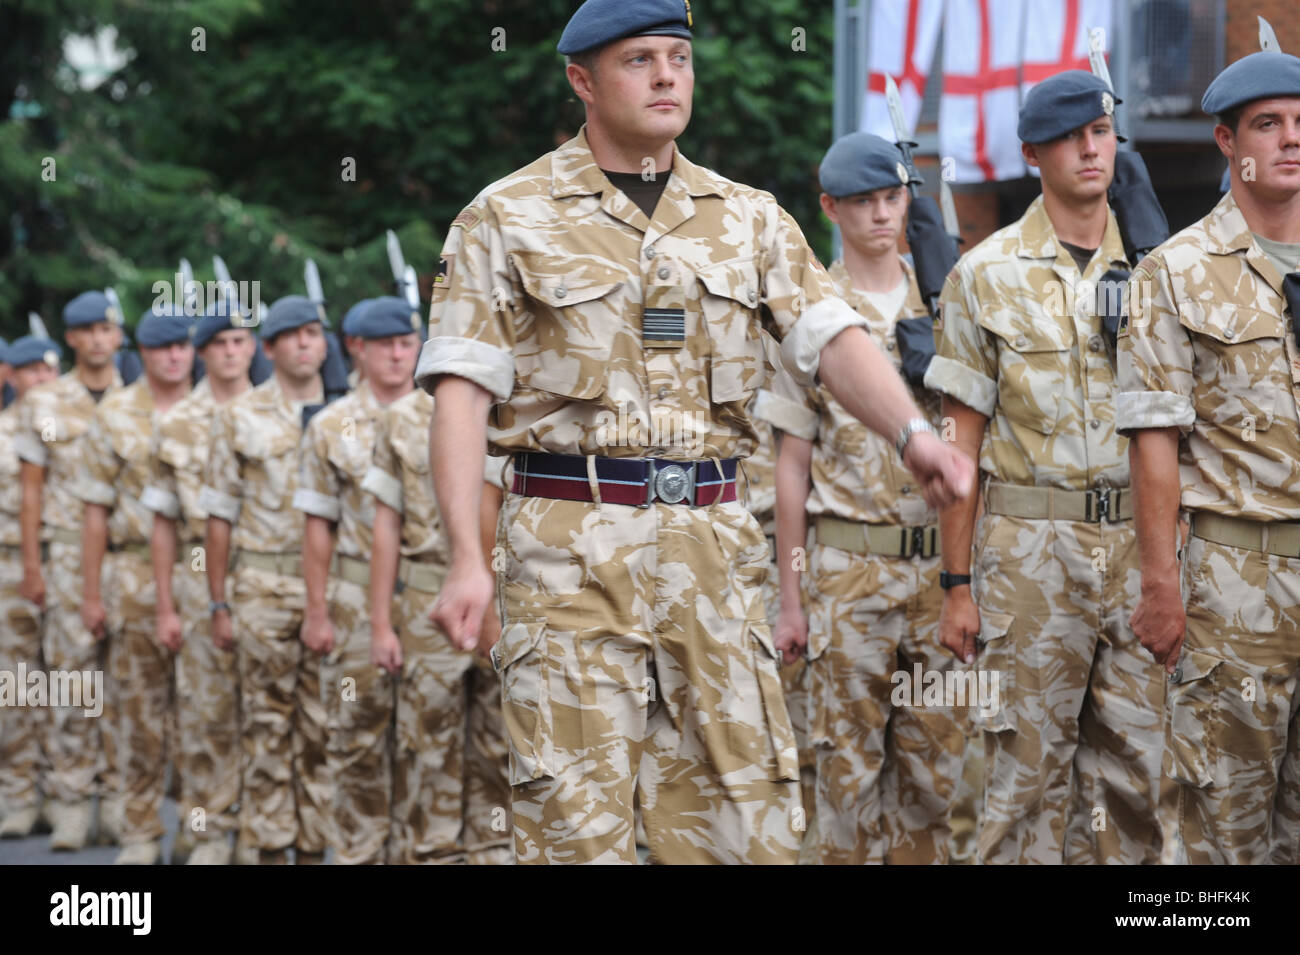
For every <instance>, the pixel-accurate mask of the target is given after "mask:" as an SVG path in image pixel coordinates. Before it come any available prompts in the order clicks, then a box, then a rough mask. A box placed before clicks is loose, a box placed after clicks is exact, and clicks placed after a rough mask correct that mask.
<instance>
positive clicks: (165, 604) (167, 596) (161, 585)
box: [149, 514, 176, 616]
mask: <svg viewBox="0 0 1300 955" xmlns="http://www.w3.org/2000/svg"><path fill="white" fill-rule="evenodd" d="M149 555H150V557H152V558H153V580H154V585H155V586H156V587H157V590H158V609H157V613H158V615H159V616H162V615H163V614H170V613H175V612H176V604H175V601H174V599H173V596H172V568H173V567H174V566H175V564H176V524H175V522H174V521H172V520H171V519H170V518H167V517H163V516H162V515H161V514H155V515H154V516H153V536H152V537H151V538H150V539H149Z"/></svg>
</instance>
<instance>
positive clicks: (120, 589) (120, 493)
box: [72, 308, 194, 865]
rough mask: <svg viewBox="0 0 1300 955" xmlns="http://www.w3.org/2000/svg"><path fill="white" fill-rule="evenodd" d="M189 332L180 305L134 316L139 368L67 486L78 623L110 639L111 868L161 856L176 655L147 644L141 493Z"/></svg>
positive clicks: (146, 529) (109, 407)
mask: <svg viewBox="0 0 1300 955" xmlns="http://www.w3.org/2000/svg"><path fill="white" fill-rule="evenodd" d="M189 333H190V320H189V319H188V318H186V317H185V315H184V314H183V313H181V312H179V311H172V310H170V309H159V308H155V309H153V310H151V311H149V312H146V313H145V314H144V316H143V317H142V318H141V319H140V322H139V324H138V325H137V327H136V332H135V341H136V345H137V346H138V347H139V350H140V361H141V365H142V369H143V374H142V375H141V376H140V377H139V378H138V379H136V380H135V381H134V382H132V383H131V384H130V385H127V386H126V387H125V388H123V389H121V390H120V391H117V392H115V393H113V394H112V395H109V396H108V397H106V398H105V399H104V400H103V401H102V402H100V404H99V407H98V408H96V409H95V414H94V417H93V418H92V419H91V422H90V428H89V430H88V431H87V432H86V438H85V445H84V448H83V455H82V456H83V461H84V468H83V472H82V477H81V479H80V480H79V481H78V482H77V483H76V484H75V485H74V486H73V489H72V490H73V493H74V494H75V495H76V496H77V497H79V498H81V500H82V501H83V502H85V527H84V529H83V531H82V575H83V592H82V599H81V622H82V624H83V625H84V626H85V628H86V629H87V630H88V631H90V633H91V634H92V635H93V636H94V637H95V639H96V640H104V639H105V638H106V637H110V635H111V642H110V646H109V659H110V661H111V667H112V670H113V672H114V673H115V674H116V675H117V679H118V685H119V688H120V690H121V694H122V697H121V714H120V717H119V719H120V724H119V725H120V739H121V745H122V747H123V759H122V761H121V769H120V772H121V776H122V792H123V795H124V797H125V813H124V816H123V825H122V835H121V843H122V851H121V852H120V853H118V856H117V864H119V865H155V864H157V863H158V861H159V860H160V858H161V855H162V843H161V839H162V835H163V823H162V806H163V797H164V778H165V774H166V768H167V745H166V740H165V738H164V734H165V731H166V726H167V720H168V714H169V711H170V710H171V709H172V706H173V696H174V693H173V690H174V687H173V666H174V661H173V657H172V652H171V649H170V648H169V647H166V646H163V645H161V644H159V643H158V642H157V641H155V640H154V616H155V613H156V609H157V608H156V605H155V597H156V590H155V588H154V581H153V568H152V558H151V556H150V553H149V540H150V537H151V536H152V534H153V514H152V513H151V512H150V511H149V509H148V508H146V507H145V506H144V504H143V503H142V500H141V499H142V498H143V497H144V491H145V488H146V487H148V486H149V480H150V467H151V464H150V460H151V459H150V451H151V447H152V444H153V432H154V427H155V425H156V423H157V418H158V416H159V415H160V414H162V413H163V412H165V411H167V410H168V409H169V408H171V407H173V406H174V405H175V404H176V403H177V402H178V401H180V400H181V399H182V398H184V397H185V395H186V394H187V393H188V392H189V390H190V374H191V372H192V371H193V367H194V348H193V346H192V345H191V344H190V334H189ZM106 555H107V556H106ZM101 582H102V584H103V588H102V591H101Z"/></svg>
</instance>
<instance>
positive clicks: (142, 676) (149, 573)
mask: <svg viewBox="0 0 1300 955" xmlns="http://www.w3.org/2000/svg"><path fill="white" fill-rule="evenodd" d="M103 577H104V607H105V609H106V612H107V616H108V619H107V629H108V633H109V638H108V639H109V660H110V665H111V669H112V672H113V675H114V678H115V680H116V682H117V685H118V687H119V691H120V694H121V696H120V698H119V704H118V705H119V711H118V712H119V715H118V728H119V736H118V739H119V745H120V746H121V752H122V759H121V762H120V770H119V772H120V775H121V780H122V788H121V790H120V793H121V795H122V797H123V799H124V801H125V807H124V809H125V816H124V822H123V831H122V844H123V845H131V844H133V843H137V842H150V841H153V840H155V839H161V838H162V835H163V823H162V806H163V799H164V797H165V796H166V779H167V759H168V755H169V754H168V742H169V740H168V735H169V734H168V721H169V719H170V713H171V711H172V710H173V709H174V707H175V666H176V664H175V657H174V655H173V654H172V652H171V651H170V650H168V649H167V648H166V647H164V646H162V645H161V644H159V643H158V641H157V639H156V634H157V627H156V623H157V621H156V616H155V611H156V608H157V586H156V584H155V583H154V578H153V564H152V562H151V561H150V559H149V557H148V556H146V555H144V554H140V553H136V552H133V551H123V552H119V553H115V554H107V555H105V557H104V572H103Z"/></svg>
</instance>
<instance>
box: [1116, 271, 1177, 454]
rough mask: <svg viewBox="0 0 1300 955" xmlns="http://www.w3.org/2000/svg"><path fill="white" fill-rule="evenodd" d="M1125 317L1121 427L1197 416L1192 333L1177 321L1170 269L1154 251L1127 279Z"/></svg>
mask: <svg viewBox="0 0 1300 955" xmlns="http://www.w3.org/2000/svg"><path fill="white" fill-rule="evenodd" d="M1127 294H1128V298H1127V303H1128V321H1127V323H1126V324H1125V325H1124V327H1122V328H1121V329H1120V334H1119V338H1118V346H1119V349H1118V350H1119V359H1118V381H1119V397H1118V398H1117V399H1116V403H1115V427H1116V430H1118V431H1119V432H1120V433H1128V432H1132V431H1138V430H1141V429H1144V428H1170V427H1177V428H1180V429H1182V430H1183V431H1189V430H1190V429H1191V427H1192V424H1193V423H1194V422H1195V421H1196V409H1195V406H1194V405H1193V404H1192V385H1193V384H1194V378H1193V374H1192V371H1193V365H1194V361H1195V356H1194V354H1193V349H1192V341H1191V336H1190V335H1189V334H1188V332H1187V330H1186V329H1185V328H1183V326H1182V324H1181V323H1180V322H1179V321H1178V306H1177V305H1176V303H1175V302H1174V296H1173V289H1172V287H1171V286H1170V284H1169V272H1168V269H1167V268H1166V267H1165V266H1164V263H1163V262H1162V261H1161V260H1160V259H1159V258H1158V257H1156V256H1148V257H1147V258H1146V259H1144V260H1143V261H1142V262H1141V264H1139V265H1138V267H1137V268H1136V269H1134V270H1133V275H1132V277H1131V278H1130V279H1129V284H1128V292H1127Z"/></svg>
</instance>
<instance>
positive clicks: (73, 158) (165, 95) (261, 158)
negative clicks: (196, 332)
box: [0, 0, 833, 337]
mask: <svg viewBox="0 0 1300 955" xmlns="http://www.w3.org/2000/svg"><path fill="white" fill-rule="evenodd" d="M576 6H577V4H576V2H574V0H366V2H364V3H355V4H320V3H316V2H308V0H281V2H276V0H190V2H163V0H115V2H114V0H80V2H74V0H44V2H39V0H0V37H3V38H4V39H3V42H0V105H2V106H3V107H4V112H3V113H0V212H3V214H4V222H3V224H2V226H0V334H4V335H5V336H6V337H12V336H13V335H16V334H20V333H21V331H22V328H23V325H24V317H25V315H26V312H27V311H28V310H29V309H30V310H37V311H39V312H40V313H41V314H42V315H44V316H45V318H46V320H47V322H49V323H50V325H51V327H52V328H54V329H56V330H57V329H58V328H59V322H58V315H59V312H60V310H61V308H62V305H63V303H65V302H66V301H67V300H68V299H69V298H70V297H72V296H73V295H75V294H76V293H77V292H80V291H82V290H84V289H86V288H102V287H104V286H106V285H110V284H111V285H113V286H114V287H115V288H117V290H118V292H119V294H120V295H121V296H122V298H123V301H124V304H125V306H126V310H127V313H128V321H133V320H134V317H135V316H136V315H138V314H139V313H140V312H141V311H143V310H144V309H145V308H147V307H148V305H149V303H150V301H151V300H152V299H153V295H154V293H153V290H152V287H153V284H154V283H155V282H158V281H166V280H169V279H171V278H172V276H173V273H174V271H175V267H176V263H177V261H178V260H179V259H180V258H181V257H182V256H185V257H187V258H189V259H190V261H191V262H193V263H194V266H195V272H196V276H197V277H198V278H199V279H200V280H204V279H210V278H212V277H213V276H212V271H211V264H210V260H211V256H212V255H213V254H214V253H216V254H220V255H222V256H223V257H224V258H225V260H226V262H227V263H228V264H229V266H230V268H231V271H232V273H233V274H234V277H235V278H236V279H248V280H252V279H257V280H259V281H260V282H261V287H262V297H263V299H264V300H270V299H274V298H278V297H279V296H280V295H284V294H288V293H290V292H300V291H302V267H303V262H304V259H305V258H306V257H308V256H310V257H313V258H314V259H315V260H316V262H317V263H318V264H319V266H320V268H321V272H322V275H323V278H324V281H325V287H326V293H327V296H328V297H329V298H330V301H331V311H332V313H333V315H334V316H335V317H336V318H337V317H338V316H341V315H342V312H343V310H344V309H346V308H347V306H348V305H350V304H351V303H352V302H353V301H355V300H356V299H358V298H361V297H363V296H367V295H375V294H382V293H383V292H385V291H386V290H388V289H389V288H391V282H390V279H389V275H388V266H387V260H386V258H385V256H384V230H385V229H389V228H391V229H395V230H396V231H397V232H398V234H399V235H400V236H401V238H402V242H403V247H404V250H405V252H406V257H407V259H408V260H409V261H410V262H411V263H412V264H414V265H415V266H416V268H417V270H418V271H419V272H420V273H421V275H422V277H423V278H424V279H425V281H427V280H428V278H429V277H430V276H431V274H432V271H433V267H434V263H435V261H436V256H437V253H438V250H439V247H440V243H441V241H442V235H443V233H444V230H445V229H446V225H447V223H449V222H450V220H451V219H452V218H453V217H454V216H455V214H456V213H457V212H458V211H459V210H460V208H461V207H463V206H464V205H465V204H466V203H467V202H469V201H470V200H471V199H472V198H473V197H474V195H475V194H476V193H477V192H478V191H479V190H480V189H482V188H483V187H484V186H486V185H487V184H489V183H491V182H493V181H494V180H496V179H498V178H500V177H501V176H503V175H505V174H506V173H508V172H510V171H511V170H513V169H515V168H518V167H519V166H522V165H524V164H525V163H527V162H530V161H531V160H532V159H534V158H536V157H537V156H538V155H540V154H542V153H544V152H546V151H548V150H550V149H553V148H554V147H555V146H556V145H557V144H559V143H561V142H563V141H564V140H565V139H567V138H569V137H570V136H572V135H573V134H574V133H575V132H576V131H577V129H578V127H579V126H580V125H581V123H582V118H583V117H582V109H581V104H580V103H579V102H578V101H577V99H576V97H574V96H573V94H572V92H571V91H570V89H569V87H568V83H567V81H566V80H565V78H564V71H563V60H562V58H561V57H560V56H559V55H558V54H557V53H556V52H555V43H556V40H557V39H558V37H559V33H560V30H561V29H562V28H563V25H564V23H565V20H566V19H567V17H568V15H569V14H570V13H571V12H572V10H573V9H575V8H576ZM831 6H832V5H831V4H829V3H827V4H810V3H806V2H803V0H747V2H744V3H742V2H740V0H695V2H693V3H692V7H693V11H694V15H695V18H696V23H695V28H696V43H695V59H696V92H695V103H694V116H693V119H692V122H691V126H690V128H689V129H688V130H687V132H686V134H685V136H683V138H682V140H681V145H682V149H683V151H684V152H685V153H686V155H687V156H689V157H691V158H692V159H693V160H695V161H696V162H699V163H702V164H704V165H707V166H710V167H712V168H714V169H716V170H717V171H718V172H720V173H722V174H723V175H725V176H728V177H730V178H733V179H736V180H739V181H741V182H746V183H749V184H751V185H754V186H757V187H760V188H763V189H768V190H770V191H771V192H773V193H774V194H775V195H776V196H777V198H778V199H779V200H780V201H781V202H782V203H783V204H784V205H785V206H786V207H787V208H788V209H789V210H790V211H791V212H792V213H793V214H794V215H795V217H796V218H797V219H798V220H799V221H800V222H801V223H802V224H803V225H804V227H805V228H806V229H807V230H808V231H809V237H810V238H811V239H812V240H813V241H814V244H815V247H816V248H818V249H819V250H823V251H824V250H825V249H827V247H828V242H829V230H828V228H827V226H826V224H825V222H824V220H823V219H822V217H821V215H820V213H819V212H818V210H817V205H816V193H817V189H816V168H817V163H818V161H819V159H820V157H821V155H822V153H823V152H824V151H825V149H826V147H827V145H828V143H829V138H830V133H831V96H832V92H831V84H830V77H831V63H832V27H833V24H832V15H831ZM813 8H821V9H816V10H815V12H814V10H813ZM106 26H111V27H113V28H115V29H116V30H117V31H118V36H117V41H116V43H117V46H118V48H120V49H122V50H124V51H127V52H128V54H129V59H128V61H127V62H126V63H125V65H123V66H122V67H121V68H120V69H118V70H116V72H114V73H113V74H112V75H111V76H109V77H108V78H107V79H106V80H105V81H104V82H102V83H101V84H99V85H98V86H95V87H94V88H93V89H84V88H82V87H81V86H80V85H79V84H78V83H77V77H76V75H75V74H74V73H73V71H72V70H71V68H70V67H69V66H68V64H67V63H66V62H65V59H64V56H63V42H64V38H65V37H66V36H68V35H93V34H94V33H96V31H98V30H99V29H100V28H102V27H106ZM51 160H52V163H51ZM353 171H354V172H355V175H354V176H353V175H350V173H352V172H353Z"/></svg>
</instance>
